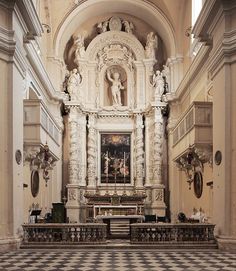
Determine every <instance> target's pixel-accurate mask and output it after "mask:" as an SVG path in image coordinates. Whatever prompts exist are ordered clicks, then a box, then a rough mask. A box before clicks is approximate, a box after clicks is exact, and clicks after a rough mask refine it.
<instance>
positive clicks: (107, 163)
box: [106, 151, 109, 178]
mask: <svg viewBox="0 0 236 271" xmlns="http://www.w3.org/2000/svg"><path fill="white" fill-rule="evenodd" d="M106 167H107V168H106V172H107V178H108V173H109V159H108V151H107V161H106Z"/></svg>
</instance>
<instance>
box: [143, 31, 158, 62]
mask: <svg viewBox="0 0 236 271" xmlns="http://www.w3.org/2000/svg"><path fill="white" fill-rule="evenodd" d="M157 47H158V41H157V35H155V34H154V32H150V33H149V34H148V35H147V43H146V46H145V52H146V57H147V58H152V59H156V49H157Z"/></svg>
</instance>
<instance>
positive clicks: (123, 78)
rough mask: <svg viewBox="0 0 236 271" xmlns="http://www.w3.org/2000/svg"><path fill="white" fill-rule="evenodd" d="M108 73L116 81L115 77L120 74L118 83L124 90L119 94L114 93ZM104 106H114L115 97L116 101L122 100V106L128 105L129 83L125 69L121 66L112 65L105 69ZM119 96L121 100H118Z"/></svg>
mask: <svg viewBox="0 0 236 271" xmlns="http://www.w3.org/2000/svg"><path fill="white" fill-rule="evenodd" d="M108 73H109V74H110V76H111V78H112V80H115V78H114V75H115V74H118V75H119V78H118V81H119V82H120V85H121V86H122V88H120V90H119V92H118V93H117V94H116V93H113V91H112V82H111V81H110V80H109V78H108ZM103 91H104V93H103V105H104V106H112V105H113V102H114V101H113V100H114V98H113V95H115V99H117V100H118V102H119V99H120V103H121V105H122V106H127V105H128V91H129V89H128V82H127V73H126V71H125V69H124V67H122V66H120V65H110V66H109V67H106V68H105V69H104V88H103ZM118 96H119V98H118Z"/></svg>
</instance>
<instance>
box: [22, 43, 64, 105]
mask: <svg viewBox="0 0 236 271" xmlns="http://www.w3.org/2000/svg"><path fill="white" fill-rule="evenodd" d="M25 50H26V52H27V58H28V60H29V62H30V64H31V66H32V68H33V69H34V71H35V73H36V74H37V76H38V78H39V80H40V82H41V83H42V84H43V87H44V89H45V90H46V93H47V95H48V96H49V97H50V98H51V99H53V100H55V101H63V99H64V95H63V93H62V92H60V91H56V89H55V88H54V86H53V84H52V82H51V80H50V78H49V75H48V73H47V71H46V70H45V67H44V65H43V63H42V60H41V58H40V56H39V55H38V53H37V51H36V49H35V47H34V46H33V44H31V43H28V44H25Z"/></svg>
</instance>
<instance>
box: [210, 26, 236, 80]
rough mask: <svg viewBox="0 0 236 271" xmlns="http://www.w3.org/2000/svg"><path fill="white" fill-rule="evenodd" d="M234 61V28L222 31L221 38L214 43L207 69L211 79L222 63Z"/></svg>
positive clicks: (235, 36) (235, 48) (235, 54)
mask: <svg viewBox="0 0 236 271" xmlns="http://www.w3.org/2000/svg"><path fill="white" fill-rule="evenodd" d="M235 61H236V30H232V31H230V32H226V33H224V36H223V39H222V40H220V41H219V43H218V44H217V45H216V49H215V50H214V52H212V55H211V58H210V59H209V64H208V71H209V72H210V75H211V80H212V79H213V78H214V77H215V75H216V74H217V73H218V72H219V71H220V69H221V68H222V66H223V65H225V64H227V63H228V64H230V63H233V62H235Z"/></svg>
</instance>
